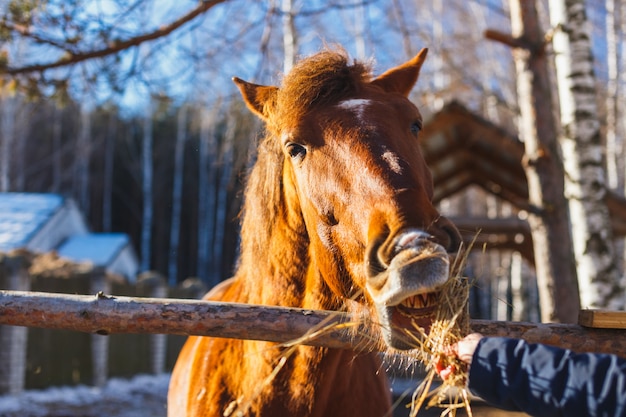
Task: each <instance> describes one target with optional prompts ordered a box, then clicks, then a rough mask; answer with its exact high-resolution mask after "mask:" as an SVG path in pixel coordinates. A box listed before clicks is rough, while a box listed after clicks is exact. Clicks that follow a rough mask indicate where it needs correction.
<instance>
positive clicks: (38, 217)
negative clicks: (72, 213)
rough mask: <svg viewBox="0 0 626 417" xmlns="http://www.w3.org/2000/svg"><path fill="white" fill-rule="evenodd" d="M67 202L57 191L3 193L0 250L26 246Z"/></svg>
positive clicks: (0, 211)
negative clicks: (54, 192) (49, 192)
mask: <svg viewBox="0 0 626 417" xmlns="http://www.w3.org/2000/svg"><path fill="white" fill-rule="evenodd" d="M63 205H64V198H63V197H61V196H60V195H57V194H35V193H0V251H7V250H11V249H15V248H20V247H24V246H26V245H27V244H28V242H29V241H30V240H31V239H32V238H33V236H34V235H35V234H36V233H37V232H38V231H39V230H40V229H41V228H42V227H43V226H44V225H45V224H46V223H47V222H48V221H49V220H50V219H51V218H52V216H53V215H54V214H55V213H56V212H57V211H59V210H61V208H62V207H63Z"/></svg>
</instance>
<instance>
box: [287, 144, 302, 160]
mask: <svg viewBox="0 0 626 417" xmlns="http://www.w3.org/2000/svg"><path fill="white" fill-rule="evenodd" d="M285 147H286V148H287V153H288V154H289V156H290V157H291V159H302V158H304V155H306V148H305V147H304V146H302V145H300V144H299V143H294V142H289V143H287V144H286V145H285Z"/></svg>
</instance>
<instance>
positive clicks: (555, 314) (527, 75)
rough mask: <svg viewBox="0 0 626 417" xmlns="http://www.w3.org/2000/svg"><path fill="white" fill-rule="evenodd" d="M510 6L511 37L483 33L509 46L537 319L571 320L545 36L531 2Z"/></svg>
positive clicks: (569, 263)
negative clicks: (530, 209)
mask: <svg viewBox="0 0 626 417" xmlns="http://www.w3.org/2000/svg"><path fill="white" fill-rule="evenodd" d="M510 4H511V30H512V35H513V37H510V36H508V35H504V34H500V33H498V32H488V33H487V36H488V37H489V38H491V39H494V40H498V41H501V42H503V43H505V44H507V45H509V46H511V47H513V48H514V49H513V55H514V59H515V68H516V73H517V94H518V102H519V106H520V116H521V122H520V136H521V137H522V139H523V141H524V153H525V155H524V161H523V165H524V171H525V173H526V179H527V181H528V198H529V203H530V204H531V205H532V206H533V207H534V208H535V211H534V212H531V213H529V214H528V223H529V225H530V228H531V233H532V238H533V251H534V256H535V270H536V273H537V285H538V290H539V302H540V310H541V320H542V321H545V322H562V323H574V322H575V321H576V319H577V317H578V310H579V309H580V304H579V300H578V286H577V280H576V270H575V266H574V262H573V259H572V257H571V253H572V241H571V235H570V229H569V222H568V217H567V201H566V200H565V198H564V196H563V189H564V181H563V167H562V165H561V160H560V156H559V149H558V143H557V133H556V126H557V122H556V120H555V119H554V117H553V106H552V96H551V94H550V91H551V88H550V77H549V70H548V61H547V55H546V53H545V49H544V45H543V38H544V37H543V33H542V31H541V27H540V24H539V17H538V14H537V9H536V5H535V0H512V1H511V3H510Z"/></svg>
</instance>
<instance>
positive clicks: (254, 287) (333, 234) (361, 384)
mask: <svg viewBox="0 0 626 417" xmlns="http://www.w3.org/2000/svg"><path fill="white" fill-rule="evenodd" d="M425 57H426V50H425V49H424V50H422V51H421V52H420V53H419V54H418V55H417V56H416V57H414V58H413V59H411V60H409V61H408V62H406V63H405V64H403V65H400V66H398V67H396V68H393V69H391V70H389V71H387V72H385V73H384V74H382V75H380V76H378V77H376V78H374V77H372V76H371V73H370V70H369V68H367V67H366V66H365V65H363V64H361V63H358V62H354V63H350V62H349V60H348V58H347V57H346V55H345V53H344V52H342V51H323V52H320V53H318V54H316V55H313V56H312V57H309V58H307V59H304V60H302V61H301V62H299V63H298V64H297V65H296V66H295V67H294V68H293V70H292V71H291V72H290V73H289V74H288V75H286V77H285V78H284V80H283V83H282V86H281V87H271V86H261V85H256V84H251V83H248V82H245V81H242V80H240V79H237V78H235V79H234V81H235V83H237V86H238V87H239V89H240V90H241V93H242V95H243V98H244V100H245V102H246V104H247V105H248V107H249V108H250V110H252V111H253V112H254V113H255V114H257V115H258V116H259V117H260V118H261V119H263V121H264V122H265V124H266V127H267V132H268V134H267V136H266V138H265V139H264V140H263V141H262V143H261V144H260V146H259V149H258V157H257V161H256V164H255V165H254V168H253V169H252V171H251V173H250V177H249V179H248V184H247V189H246V194H245V206H244V210H243V220H242V242H241V258H240V261H239V265H238V268H237V271H236V274H235V276H234V277H233V278H231V279H230V280H228V281H227V282H225V283H223V284H221V285H220V286H218V287H216V288H215V289H214V290H213V291H211V292H210V293H209V294H207V296H206V297H205V298H206V299H212V300H222V301H232V302H240V303H252V304H265V305H275V306H291V307H303V308H309V309H326V310H346V311H350V312H358V313H361V314H363V311H367V312H368V314H370V317H372V318H373V320H374V321H375V322H377V323H380V326H379V327H380V331H379V334H380V335H381V336H382V340H384V342H385V343H386V344H387V345H388V346H389V347H392V348H396V349H407V348H410V347H411V343H410V342H411V335H410V330H411V329H414V327H413V323H414V322H415V323H418V324H420V325H422V326H425V327H428V323H429V321H428V320H429V317H430V314H432V312H433V309H434V307H433V305H432V304H433V300H434V299H435V297H433V296H432V294H433V293H434V292H436V291H437V288H438V287H439V286H440V285H441V284H442V283H444V282H445V281H446V280H447V279H448V270H449V258H448V253H449V252H453V251H456V250H457V248H458V245H459V241H460V239H459V235H458V232H457V230H456V228H455V227H454V226H453V225H452V224H451V223H450V222H449V221H448V220H447V219H445V218H443V217H442V216H441V215H440V214H439V213H438V211H437V210H436V209H435V207H433V205H432V202H431V198H432V193H433V184H432V179H431V175H430V172H429V171H428V168H427V167H426V165H425V162H424V159H423V157H422V155H421V152H420V149H419V147H418V134H419V130H420V128H421V125H422V118H421V115H420V113H419V111H418V109H417V108H416V107H415V106H414V105H413V104H411V102H410V101H409V100H408V98H407V97H408V94H409V92H410V91H411V89H412V88H413V86H414V84H415V82H416V81H417V78H418V75H419V71H420V68H421V66H422V63H423V62H424V59H425ZM359 309H361V310H363V311H359ZM279 363H280V365H281V366H280V367H278V368H276V367H277V365H278V364H279ZM274 370H277V371H276V372H274V373H273V371H274ZM168 397H169V398H168V409H169V416H170V417H174V416H188V417H200V416H201V417H213V416H223V415H231V414H232V415H249V416H298V417H301V416H320V417H322V416H324V417H329V416H376V417H382V416H384V415H386V413H388V412H389V411H390V407H391V398H390V397H391V396H390V390H389V386H388V383H387V380H386V376H385V373H384V371H383V370H382V369H381V363H380V362H379V357H378V356H377V355H376V354H375V353H366V352H357V351H352V350H339V349H328V348H317V347H307V346H298V347H297V348H295V350H292V351H290V353H289V355H286V354H285V348H284V347H281V346H278V345H275V344H272V343H269V342H257V341H242V340H231V339H217V338H207V337H191V338H190V339H189V340H188V341H187V343H186V345H185V346H184V348H183V350H182V352H181V353H180V356H179V358H178V362H177V363H176V366H175V368H174V372H173V375H172V381H171V384H170V390H169V396H168Z"/></svg>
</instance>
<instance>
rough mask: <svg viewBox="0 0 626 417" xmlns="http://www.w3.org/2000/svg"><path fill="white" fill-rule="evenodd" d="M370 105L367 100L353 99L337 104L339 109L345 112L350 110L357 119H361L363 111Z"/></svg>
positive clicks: (369, 101)
mask: <svg viewBox="0 0 626 417" xmlns="http://www.w3.org/2000/svg"><path fill="white" fill-rule="evenodd" d="M371 103H372V101H371V100H367V99H364V98H353V99H350V100H344V101H342V102H341V103H339V104H338V106H339V107H341V108H342V109H346V110H352V111H353V112H355V113H356V116H357V117H358V118H359V119H361V120H362V119H363V115H364V114H365V109H366V108H367V106H369V105H370V104H371Z"/></svg>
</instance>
